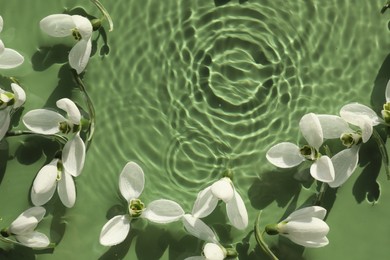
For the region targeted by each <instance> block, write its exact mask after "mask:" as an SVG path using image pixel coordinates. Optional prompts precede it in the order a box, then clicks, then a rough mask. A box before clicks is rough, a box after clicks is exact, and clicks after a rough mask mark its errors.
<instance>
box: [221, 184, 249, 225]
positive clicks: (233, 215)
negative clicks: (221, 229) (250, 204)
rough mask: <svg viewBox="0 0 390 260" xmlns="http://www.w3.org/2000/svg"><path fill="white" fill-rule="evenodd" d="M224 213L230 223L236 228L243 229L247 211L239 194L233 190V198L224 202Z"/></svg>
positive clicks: (245, 223) (246, 222)
mask: <svg viewBox="0 0 390 260" xmlns="http://www.w3.org/2000/svg"><path fill="white" fill-rule="evenodd" d="M226 213H227V215H228V219H229V221H230V223H232V225H233V226H234V227H235V228H237V229H240V230H242V229H245V228H246V227H247V226H248V212H247V210H246V207H245V204H244V201H243V200H242V198H241V196H240V194H239V193H238V192H237V191H236V190H234V196H233V198H232V199H231V200H230V201H229V202H228V203H226Z"/></svg>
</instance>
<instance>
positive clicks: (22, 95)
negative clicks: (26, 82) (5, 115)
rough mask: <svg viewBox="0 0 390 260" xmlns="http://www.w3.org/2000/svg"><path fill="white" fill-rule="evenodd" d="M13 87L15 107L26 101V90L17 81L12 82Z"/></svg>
mask: <svg viewBox="0 0 390 260" xmlns="http://www.w3.org/2000/svg"><path fill="white" fill-rule="evenodd" d="M11 88H12V91H13V92H14V94H15V103H14V108H18V107H20V106H21V105H23V104H24V102H26V92H24V90H23V89H22V88H21V87H20V86H19V85H18V84H16V83H11Z"/></svg>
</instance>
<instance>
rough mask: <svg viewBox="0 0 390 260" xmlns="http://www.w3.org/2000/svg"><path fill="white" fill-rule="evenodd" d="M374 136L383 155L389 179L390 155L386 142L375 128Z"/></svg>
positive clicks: (389, 178)
mask: <svg viewBox="0 0 390 260" xmlns="http://www.w3.org/2000/svg"><path fill="white" fill-rule="evenodd" d="M372 136H373V138H374V140H375V142H376V144H377V145H378V148H379V152H380V153H381V155H382V162H383V164H384V167H385V171H386V175H387V179H388V180H390V168H389V155H388V153H387V149H386V146H385V143H384V142H383V140H382V137H381V136H380V135H379V133H378V131H376V130H375V129H373V131H372Z"/></svg>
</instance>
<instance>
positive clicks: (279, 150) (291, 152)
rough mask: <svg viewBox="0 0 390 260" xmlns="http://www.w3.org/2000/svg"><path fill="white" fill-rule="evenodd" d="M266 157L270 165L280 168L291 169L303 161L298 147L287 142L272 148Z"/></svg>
mask: <svg viewBox="0 0 390 260" xmlns="http://www.w3.org/2000/svg"><path fill="white" fill-rule="evenodd" d="M266 157H267V160H268V161H269V162H270V163H272V164H273V165H275V166H277V167H280V168H291V167H294V166H297V165H299V164H300V163H301V162H303V161H304V160H305V158H303V156H302V155H301V153H300V152H299V147H298V146H297V145H295V144H293V143H288V142H283V143H279V144H276V145H274V146H272V147H271V148H270V149H269V150H268V152H267V154H266Z"/></svg>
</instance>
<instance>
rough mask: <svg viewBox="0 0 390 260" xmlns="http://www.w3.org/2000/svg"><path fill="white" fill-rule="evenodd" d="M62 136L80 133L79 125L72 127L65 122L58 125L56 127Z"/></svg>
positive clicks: (72, 125)
mask: <svg viewBox="0 0 390 260" xmlns="http://www.w3.org/2000/svg"><path fill="white" fill-rule="evenodd" d="M58 128H59V129H60V131H61V133H63V134H69V133H71V132H72V133H76V132H78V131H80V129H81V127H80V125H74V124H70V123H69V122H67V121H63V122H60V125H59V127H58Z"/></svg>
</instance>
